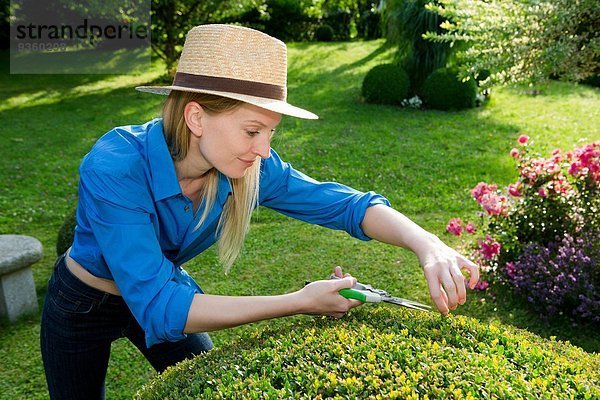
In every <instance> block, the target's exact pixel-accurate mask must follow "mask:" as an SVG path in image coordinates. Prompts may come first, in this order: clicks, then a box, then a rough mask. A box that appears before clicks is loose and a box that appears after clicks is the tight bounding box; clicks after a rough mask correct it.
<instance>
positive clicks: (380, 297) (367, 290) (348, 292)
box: [307, 275, 431, 312]
mask: <svg viewBox="0 0 600 400" xmlns="http://www.w3.org/2000/svg"><path fill="white" fill-rule="evenodd" d="M329 279H340V278H339V277H337V276H335V275H331V276H330V277H329ZM308 283H310V282H307V284H308ZM339 293H340V295H341V296H342V297H345V298H347V299H354V300H359V301H362V302H363V303H381V302H385V303H391V304H395V305H397V306H402V307H407V308H412V309H413V310H419V311H427V312H429V310H430V309H431V307H430V306H428V305H425V304H421V303H417V302H416V301H412V300H407V299H403V298H401V297H395V296H392V295H391V294H389V293H388V292H386V291H385V290H383V289H375V288H374V287H373V286H371V285H366V284H364V283H359V282H356V284H355V285H354V286H352V288H349V289H342V290H340V292H339Z"/></svg>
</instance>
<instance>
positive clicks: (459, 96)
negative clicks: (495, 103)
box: [421, 68, 477, 111]
mask: <svg viewBox="0 0 600 400" xmlns="http://www.w3.org/2000/svg"><path fill="white" fill-rule="evenodd" d="M421 92H422V95H423V99H424V100H425V103H426V104H427V106H428V107H429V108H433V109H435V110H443V111H448V110H462V109H465V108H473V107H475V105H476V99H477V84H476V83H475V81H474V79H471V80H469V81H467V82H462V81H461V80H460V79H459V78H458V71H457V70H456V69H453V68H440V69H436V70H435V71H433V72H432V73H431V75H429V76H428V77H427V79H426V80H425V82H424V83H423V87H422V88H421Z"/></svg>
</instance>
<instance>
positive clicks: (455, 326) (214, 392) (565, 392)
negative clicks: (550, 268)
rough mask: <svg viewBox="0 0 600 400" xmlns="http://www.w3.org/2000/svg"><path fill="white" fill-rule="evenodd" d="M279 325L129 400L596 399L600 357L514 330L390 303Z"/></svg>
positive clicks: (190, 364)
mask: <svg viewBox="0 0 600 400" xmlns="http://www.w3.org/2000/svg"><path fill="white" fill-rule="evenodd" d="M278 325H279V328H271V329H266V330H263V331H260V332H255V333H246V334H245V336H244V337H242V338H241V339H240V340H239V341H237V342H235V343H231V344H230V345H227V346H225V347H221V348H218V349H216V350H213V351H211V352H209V353H207V354H203V355H201V356H198V357H196V358H195V359H193V360H187V361H184V362H182V363H180V364H178V365H177V366H175V367H172V368H169V369H168V370H167V371H165V372H164V373H163V374H162V375H159V376H157V377H156V378H155V379H154V380H153V381H151V382H150V383H149V384H148V385H146V386H144V387H143V388H142V389H141V390H140V391H139V392H138V393H137V395H136V396H135V398H136V399H142V400H150V399H185V398H194V399H230V398H235V399H241V398H244V399H246V398H261V399H263V398H264V399H266V398H268V399H277V398H295V399H297V398H302V399H309V398H310V399H313V398H350V399H366V398H373V399H374V398H383V399H394V398H401V399H411V398H414V399H416V398H444V399H446V398H450V399H474V398H477V399H479V398H500V399H506V398H548V399H550V398H576V399H592V398H600V383H599V372H598V371H600V355H598V354H588V353H586V352H584V351H583V350H581V349H579V348H577V347H574V346H572V345H570V344H569V343H564V342H557V341H555V340H546V339H542V338H540V337H539V336H536V335H534V334H532V333H529V332H527V331H522V330H518V329H515V328H513V327H510V326H504V325H500V324H496V323H492V324H489V325H488V324H484V323H481V322H478V321H476V320H474V319H471V318H467V317H464V316H450V317H442V316H440V315H439V314H437V313H428V314H426V313H420V312H414V311H409V310H404V309H398V308H395V307H393V306H390V305H381V306H370V305H367V306H363V307H361V308H359V309H357V310H353V311H352V312H351V313H350V314H349V315H348V316H346V317H345V318H343V319H342V320H332V319H326V318H322V319H321V318H317V319H313V318H301V319H300V320H296V321H295V322H284V323H283V324H278ZM426 396H427V397H426Z"/></svg>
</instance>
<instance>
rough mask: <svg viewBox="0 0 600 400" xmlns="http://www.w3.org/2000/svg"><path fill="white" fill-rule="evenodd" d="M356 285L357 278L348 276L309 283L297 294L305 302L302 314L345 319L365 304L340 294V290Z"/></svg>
mask: <svg viewBox="0 0 600 400" xmlns="http://www.w3.org/2000/svg"><path fill="white" fill-rule="evenodd" d="M336 275H337V274H336ZM355 284H356V278H354V277H352V276H350V275H348V274H346V276H345V277H344V278H341V279H329V280H322V281H316V282H312V283H309V284H308V285H306V286H304V288H302V289H301V290H299V291H298V292H296V293H297V294H298V295H299V297H300V299H301V300H302V302H303V307H302V310H303V311H302V313H303V314H310V315H326V316H329V317H334V318H341V317H343V316H344V314H346V313H347V312H348V311H349V310H350V309H351V308H354V307H358V306H360V305H361V304H363V303H362V302H361V301H358V300H352V299H347V298H345V297H342V296H341V295H340V293H339V291H340V290H342V289H348V288H351V287H352V286H354V285H355Z"/></svg>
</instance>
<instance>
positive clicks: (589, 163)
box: [569, 142, 600, 182]
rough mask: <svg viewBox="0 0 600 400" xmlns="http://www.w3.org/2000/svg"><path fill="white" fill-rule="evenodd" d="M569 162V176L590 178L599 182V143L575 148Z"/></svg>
mask: <svg viewBox="0 0 600 400" xmlns="http://www.w3.org/2000/svg"><path fill="white" fill-rule="evenodd" d="M569 161H570V162H571V166H570V168H569V174H570V175H573V176H576V177H578V176H590V177H591V178H592V180H594V181H595V182H599V181H600V142H595V143H592V144H587V145H585V146H582V147H578V148H576V149H575V150H574V151H573V155H572V156H571V157H570V158H569Z"/></svg>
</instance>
